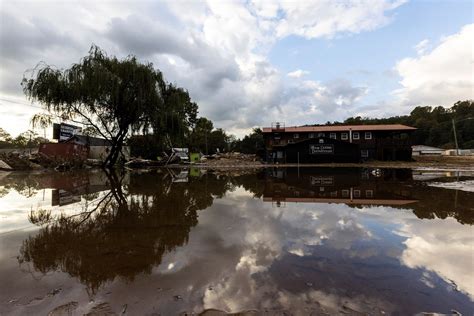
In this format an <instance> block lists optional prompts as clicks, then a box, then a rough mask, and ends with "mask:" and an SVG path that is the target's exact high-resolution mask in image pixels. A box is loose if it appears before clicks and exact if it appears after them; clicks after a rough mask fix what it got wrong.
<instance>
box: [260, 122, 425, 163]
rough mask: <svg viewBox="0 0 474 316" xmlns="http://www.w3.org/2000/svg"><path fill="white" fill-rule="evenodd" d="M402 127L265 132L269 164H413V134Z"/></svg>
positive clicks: (328, 127) (276, 126)
mask: <svg viewBox="0 0 474 316" xmlns="http://www.w3.org/2000/svg"><path fill="white" fill-rule="evenodd" d="M415 129H416V128H414V127H410V126H406V125H401V124H386V125H326V126H295V127H285V126H284V125H283V124H281V123H275V124H272V127H267V128H263V135H264V139H265V151H266V153H265V159H266V161H267V162H269V163H272V162H273V163H298V162H299V163H320V162H360V161H365V160H411V145H412V144H411V141H410V134H411V132H413V131H414V130H415Z"/></svg>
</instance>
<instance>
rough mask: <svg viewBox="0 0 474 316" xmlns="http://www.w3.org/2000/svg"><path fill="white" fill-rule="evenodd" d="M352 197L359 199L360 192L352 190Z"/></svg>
mask: <svg viewBox="0 0 474 316" xmlns="http://www.w3.org/2000/svg"><path fill="white" fill-rule="evenodd" d="M354 197H356V198H359V197H360V190H354Z"/></svg>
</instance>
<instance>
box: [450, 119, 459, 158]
mask: <svg viewBox="0 0 474 316" xmlns="http://www.w3.org/2000/svg"><path fill="white" fill-rule="evenodd" d="M451 122H452V123H453V132H454V143H455V144H456V156H459V146H458V136H457V135H456V125H455V124H454V119H451Z"/></svg>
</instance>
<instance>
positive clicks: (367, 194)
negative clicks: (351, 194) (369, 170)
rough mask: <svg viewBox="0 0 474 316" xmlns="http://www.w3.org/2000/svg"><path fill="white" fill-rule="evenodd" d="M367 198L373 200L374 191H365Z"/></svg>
mask: <svg viewBox="0 0 474 316" xmlns="http://www.w3.org/2000/svg"><path fill="white" fill-rule="evenodd" d="M365 196H366V197H368V198H371V197H373V196H374V191H372V190H365Z"/></svg>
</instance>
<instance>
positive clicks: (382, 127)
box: [263, 124, 416, 133]
mask: <svg viewBox="0 0 474 316" xmlns="http://www.w3.org/2000/svg"><path fill="white" fill-rule="evenodd" d="M349 130H352V131H355V132H359V131H362V132H364V131H367V132H369V131H414V130H416V128H415V127H411V126H407V125H402V124H379V125H324V126H291V127H284V128H281V129H275V128H271V127H264V128H263V132H264V133H272V132H275V131H279V132H284V133H287V132H289V133H302V132H346V131H349Z"/></svg>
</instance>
